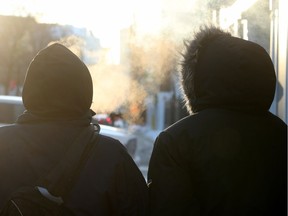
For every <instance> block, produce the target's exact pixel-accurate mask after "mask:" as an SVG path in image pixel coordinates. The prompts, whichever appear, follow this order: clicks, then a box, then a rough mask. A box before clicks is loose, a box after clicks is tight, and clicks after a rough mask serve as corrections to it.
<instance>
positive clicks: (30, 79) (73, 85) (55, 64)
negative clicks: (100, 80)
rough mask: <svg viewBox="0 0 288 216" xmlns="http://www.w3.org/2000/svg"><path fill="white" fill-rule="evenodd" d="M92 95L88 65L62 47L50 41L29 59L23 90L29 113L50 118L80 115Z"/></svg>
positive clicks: (83, 112)
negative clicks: (50, 43) (49, 43)
mask: <svg viewBox="0 0 288 216" xmlns="http://www.w3.org/2000/svg"><path fill="white" fill-rule="evenodd" d="M92 97H93V86H92V79H91V75H90V72H89V70H88V68H87V67H86V65H85V64H84V63H83V62H82V61H81V60H80V59H79V58H78V57H77V56H76V55H75V54H74V53H73V52H71V51H70V50H69V49H68V48H66V47H65V46H63V45H61V44H58V43H55V44H52V45H50V46H48V47H46V48H44V49H43V50H41V51H40V52H39V53H38V54H37V55H36V56H35V57H34V59H33V60H32V61H31V63H30V65H29V67H28V70H27V73H26V77H25V81H24V86H23V93H22V98H23V103H24V106H25V108H26V109H27V111H28V112H31V113H33V114H34V115H37V116H42V117H52V118H74V117H79V116H82V115H85V114H86V113H87V112H88V111H89V109H90V106H91V103H92Z"/></svg>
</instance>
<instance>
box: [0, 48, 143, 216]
mask: <svg viewBox="0 0 288 216" xmlns="http://www.w3.org/2000/svg"><path fill="white" fill-rule="evenodd" d="M92 93H93V88H92V80H91V77H90V73H89V71H88V69H87V67H86V66H85V65H84V64H83V63H82V61H80V59H78V57H77V56H76V55H74V54H73V53H72V52H71V51H69V50H68V49H67V48H66V47H64V46H62V45H60V44H53V45H51V46H49V47H47V48H45V49H43V50H42V51H40V52H39V53H38V54H37V55H36V57H35V58H34V59H33V61H32V62H31V64H30V66H29V68H28V71H27V75H26V79H25V83H24V89H23V101H24V105H25V107H26V109H27V110H26V111H25V113H24V114H23V115H21V116H20V117H19V118H18V120H17V122H16V123H15V124H12V125H9V126H5V127H1V128H0V140H1V141H0V175H1V177H0V208H1V206H2V205H3V204H4V202H5V200H6V199H7V198H8V196H9V194H10V193H11V192H13V191H14V190H15V189H16V188H17V187H20V186H27V185H33V184H35V183H36V182H38V180H39V178H40V177H41V176H42V175H45V173H47V172H49V170H51V169H52V167H53V166H55V165H56V164H58V162H59V161H60V160H61V158H62V157H63V155H64V154H65V153H66V152H67V150H68V148H69V146H70V145H71V143H72V142H73V141H74V140H75V139H76V137H77V136H78V135H79V134H80V133H81V132H82V131H83V129H85V128H87V127H89V126H90V122H91V117H92V112H91V111H90V105H91V103H92ZM83 144H85V143H83ZM147 199H148V191H147V187H146V182H145V179H144V177H143V176H142V174H141V172H140V171H139V169H138V167H137V166H136V164H135V163H134V161H133V159H132V158H131V157H130V156H129V154H128V153H127V151H126V149H125V147H124V146H123V145H122V144H121V143H120V142H119V141H118V140H115V139H112V138H110V137H106V136H103V135H98V142H97V145H96V148H95V149H94V151H93V154H92V155H91V156H90V157H89V159H88V161H87V163H86V165H85V166H84V167H83V170H82V171H81V174H80V177H79V178H78V179H77V181H76V183H75V186H74V187H73V189H72V191H71V192H70V194H69V196H68V197H67V198H66V199H65V203H66V205H67V206H68V207H69V208H70V209H72V211H73V212H74V213H75V215H79V216H80V215H101V216H105V215H107V216H110V215H111V216H112V215H113V216H114V215H115V216H116V215H135V216H136V215H137V216H138V215H146V213H147V208H146V206H147V202H148V200H147Z"/></svg>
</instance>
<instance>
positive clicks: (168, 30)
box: [0, 0, 288, 176]
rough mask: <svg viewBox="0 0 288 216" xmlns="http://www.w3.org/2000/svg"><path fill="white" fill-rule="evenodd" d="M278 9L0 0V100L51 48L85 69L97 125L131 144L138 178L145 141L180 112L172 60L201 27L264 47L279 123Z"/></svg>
mask: <svg viewBox="0 0 288 216" xmlns="http://www.w3.org/2000/svg"><path fill="white" fill-rule="evenodd" d="M287 9H288V1H287V0H249V1H248V0H221V1H220V0H145V1H144V0H122V1H116V0H105V1H104V0H81V1H76V0H75V1H68V0H62V1H54V0H50V1H45V0H9V1H7V0H0V94H1V95H18V96H21V92H22V85H23V81H24V77H25V73H26V69H27V67H28V65H29V62H30V61H31V59H32V57H33V56H34V55H35V54H36V53H37V52H38V51H39V50H40V49H42V48H44V47H45V46H47V45H48V44H49V43H52V42H56V41H60V42H61V43H63V44H64V45H66V46H67V47H69V48H70V49H71V50H72V51H73V52H74V53H75V54H77V55H78V56H79V57H80V58H81V59H82V60H83V61H84V62H85V63H86V64H87V66H88V67H89V69H90V72H91V74H92V77H93V82H94V98H93V105H92V109H93V110H94V111H95V112H96V113H97V116H98V121H102V122H101V123H103V124H108V125H111V124H113V125H111V126H113V127H118V128H119V127H120V128H122V129H125V130H127V131H129V132H130V133H132V134H133V135H134V136H136V137H137V140H138V141H137V149H136V156H135V157H134V159H135V161H136V163H137V165H138V166H139V167H140V169H141V171H142V172H143V175H144V176H145V175H146V171H147V166H148V163H149V158H150V155H151V151H152V148H153V142H154V140H155V137H156V136H157V135H158V134H159V132H160V131H161V130H163V129H164V128H166V127H167V126H169V125H171V124H173V123H174V122H176V121H177V120H179V119H180V118H182V117H184V116H186V115H187V112H186V109H185V108H184V107H183V106H184V104H183V99H182V95H181V92H180V90H179V80H178V73H177V70H178V63H179V61H180V53H181V51H182V48H183V40H184V39H189V38H190V37H191V36H192V34H193V32H194V31H195V30H197V29H198V28H199V26H200V25H202V24H209V23H213V24H216V25H218V26H220V27H222V28H224V29H227V30H229V31H230V32H231V33H232V34H233V35H234V36H237V37H241V38H244V39H246V40H250V41H253V42H256V43H258V44H260V45H262V46H263V47H264V48H265V49H266V50H267V52H268V53H269V54H270V56H271V58H272V60H273V62H274V65H275V70H276V75H277V88H276V93H275V99H274V102H273V104H272V106H271V112H272V113H274V114H276V115H277V116H279V117H280V118H281V119H282V120H283V121H285V122H286V123H287V120H288V117H287V104H288V102H287V81H288V78H287V70H288V69H287V67H288V66H287V59H288V55H287V40H288V33H287V32H288V15H287ZM114 118H117V121H116V119H114ZM111 119H113V121H112V120H111ZM115 122H116V123H115Z"/></svg>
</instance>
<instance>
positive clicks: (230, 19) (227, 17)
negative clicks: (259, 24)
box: [220, 0, 257, 29]
mask: <svg viewBox="0 0 288 216" xmlns="http://www.w3.org/2000/svg"><path fill="white" fill-rule="evenodd" d="M256 1H257V0H249V1H247V0H237V1H236V2H235V3H234V4H233V5H232V6H230V7H228V8H221V9H220V27H221V28H224V29H227V28H228V27H229V26H231V25H232V24H233V23H235V22H236V21H237V20H238V19H240V18H241V13H243V12H244V11H246V10H247V9H249V8H250V7H251V6H252V5H253V4H254V3H255V2H256Z"/></svg>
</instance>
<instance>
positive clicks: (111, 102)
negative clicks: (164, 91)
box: [62, 0, 215, 122]
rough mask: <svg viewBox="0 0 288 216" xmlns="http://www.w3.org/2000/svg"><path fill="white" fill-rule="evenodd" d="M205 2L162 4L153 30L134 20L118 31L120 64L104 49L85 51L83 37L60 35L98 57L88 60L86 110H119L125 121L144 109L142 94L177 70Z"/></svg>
mask: <svg viewBox="0 0 288 216" xmlns="http://www.w3.org/2000/svg"><path fill="white" fill-rule="evenodd" d="M184 2H185V1H184ZM187 2H189V1H187ZM187 2H186V3H187ZM197 2H198V3H197ZM211 2H212V1H211ZM211 2H209V1H208V2H205V3H203V1H199V0H198V1H194V3H193V4H191V3H190V4H189V6H190V7H186V6H187V4H186V5H185V4H183V5H182V6H181V5H180V6H179V5H178V7H176V8H173V7H172V6H173V4H172V5H170V6H169V4H168V6H167V8H164V9H163V10H162V12H161V13H162V17H161V23H162V25H161V28H160V29H159V31H158V32H155V31H154V32H153V33H149V32H143V31H141V23H137V19H135V23H133V24H132V25H131V27H130V28H128V29H123V30H122V33H123V34H122V33H121V44H120V47H121V50H120V53H121V57H120V58H121V62H120V64H108V63H107V61H106V60H105V58H107V57H106V56H107V50H101V51H97V53H96V54H95V53H88V52H87V50H85V48H84V45H85V43H84V42H83V41H81V40H79V39H77V38H73V37H72V38H66V39H64V40H63V41H62V43H64V45H66V46H68V47H70V48H71V50H72V51H73V52H74V53H75V54H77V55H78V56H80V57H83V56H85V55H92V54H93V56H94V57H96V58H97V59H98V62H97V64H95V65H88V66H89V70H90V72H91V75H92V78H93V83H94V98H93V104H92V109H93V110H94V111H95V112H96V113H109V112H112V111H117V110H120V111H123V112H124V114H125V113H126V119H127V118H128V119H127V120H128V121H129V120H132V121H134V122H135V120H136V121H137V119H139V117H140V115H141V113H142V111H143V110H145V100H146V98H147V96H148V95H153V94H154V93H156V92H158V91H159V88H160V87H159V86H160V85H161V83H162V82H163V81H165V79H167V77H170V75H171V74H175V75H176V74H177V72H176V70H177V66H178V63H179V60H180V59H179V57H180V55H179V53H180V52H181V49H182V45H183V40H185V39H189V38H190V37H191V36H192V35H193V32H194V31H195V30H196V29H198V27H199V26H200V25H202V24H209V23H212V22H213V21H212V19H213V17H212V16H211V13H212V11H211V10H208V7H209V5H210V4H213V3H211ZM196 3H197V4H196ZM214 4H215V3H214ZM192 6H193V8H192ZM158 21H159V20H158ZM214 21H215V20H214ZM151 24H152V23H151ZM123 35H124V36H123ZM71 45H73V46H71ZM120 53H119V55H120ZM82 59H83V58H82Z"/></svg>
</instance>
